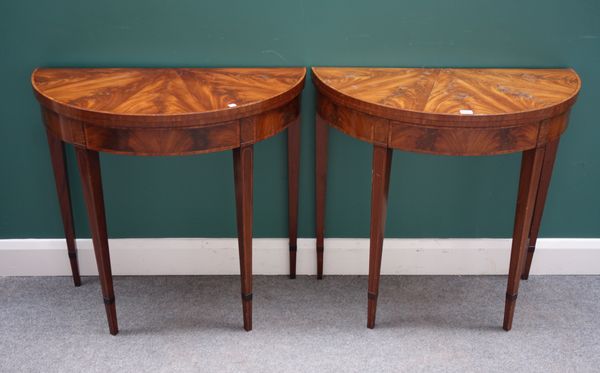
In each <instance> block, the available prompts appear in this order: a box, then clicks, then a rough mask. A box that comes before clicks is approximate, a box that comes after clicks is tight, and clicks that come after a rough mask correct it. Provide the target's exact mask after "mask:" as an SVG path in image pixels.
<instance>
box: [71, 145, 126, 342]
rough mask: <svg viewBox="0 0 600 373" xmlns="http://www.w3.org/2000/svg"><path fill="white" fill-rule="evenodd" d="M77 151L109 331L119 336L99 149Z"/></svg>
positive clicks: (78, 149) (80, 149)
mask: <svg viewBox="0 0 600 373" xmlns="http://www.w3.org/2000/svg"><path fill="white" fill-rule="evenodd" d="M75 153H76V155H77V164H78V165H79V173H80V176H81V184H82V186H83V195H84V197H85V204H86V207H87V214H88V220H89V225H90V231H91V233H92V241H93V243H94V254H95V255H96V264H97V265H98V276H99V279H100V285H101V287H102V296H103V298H104V306H105V309H106V316H107V318H108V328H109V331H110V334H112V335H116V334H117V333H118V332H119V327H118V325H117V310H116V307H115V292H114V289H113V279H112V272H111V268H110V253H109V250H108V235H107V231H106V216H105V212H104V196H103V193H102V178H101V175H100V158H99V156H98V152H96V151H93V150H88V149H83V148H77V147H76V148H75Z"/></svg>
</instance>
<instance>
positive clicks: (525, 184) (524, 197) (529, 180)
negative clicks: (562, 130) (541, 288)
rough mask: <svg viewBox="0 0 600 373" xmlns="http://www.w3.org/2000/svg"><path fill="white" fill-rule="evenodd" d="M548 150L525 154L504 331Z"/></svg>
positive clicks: (511, 310) (512, 309)
mask: <svg viewBox="0 0 600 373" xmlns="http://www.w3.org/2000/svg"><path fill="white" fill-rule="evenodd" d="M544 152H545V148H544V147H540V148H536V149H531V150H527V151H525V152H523V158H522V160H521V174H520V177H519V193H518V196H517V208H516V212H515V226H514V231H513V238H512V249H511V254H510V268H509V272H508V285H507V289H506V305H505V308H504V324H503V328H504V330H506V331H508V330H510V329H511V328H512V321H513V316H514V313H515V304H516V301H517V295H518V291H519V281H520V279H521V274H522V273H523V266H524V264H525V255H526V254H527V252H526V250H525V247H526V246H527V242H528V238H529V230H530V229H531V221H532V218H533V209H534V205H535V200H536V195H537V191H538V186H539V182H540V175H541V171H542V164H543V160H544Z"/></svg>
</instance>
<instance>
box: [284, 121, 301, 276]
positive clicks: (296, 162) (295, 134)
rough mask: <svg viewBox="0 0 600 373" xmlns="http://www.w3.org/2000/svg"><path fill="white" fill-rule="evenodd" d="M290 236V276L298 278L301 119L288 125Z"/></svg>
mask: <svg viewBox="0 0 600 373" xmlns="http://www.w3.org/2000/svg"><path fill="white" fill-rule="evenodd" d="M287 134H288V196H293V197H290V198H288V236H289V249H290V278H292V279H293V278H296V256H297V252H298V193H299V190H298V187H299V182H300V180H299V178H300V177H299V175H300V121H299V120H296V122H295V123H292V124H290V126H289V127H288V133H287Z"/></svg>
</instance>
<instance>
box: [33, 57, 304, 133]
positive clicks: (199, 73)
mask: <svg viewBox="0 0 600 373" xmlns="http://www.w3.org/2000/svg"><path fill="white" fill-rule="evenodd" d="M305 75H306V69H305V68H303V67H298V68H38V69H36V70H35V71H34V72H33V73H32V76H31V83H32V85H33V88H34V90H35V93H36V96H37V98H38V100H39V101H40V103H41V104H42V105H44V106H45V107H47V108H48V109H50V110H52V111H55V112H57V113H60V114H62V115H65V116H68V117H71V118H73V119H82V120H85V119H90V118H94V119H103V118H104V119H107V120H110V121H111V122H118V121H119V119H120V120H123V121H125V122H127V123H128V124H129V125H131V124H135V122H136V121H137V119H139V120H141V121H142V122H143V124H144V125H148V124H152V123H167V122H168V123H169V125H170V126H173V125H177V124H182V125H184V124H189V123H193V124H194V125H199V124H208V123H213V122H215V121H219V122H222V121H225V120H235V119H239V118H242V117H246V116H250V115H254V114H256V113H261V112H264V111H267V110H270V109H272V108H275V107H278V106H281V105H282V104H284V103H286V102H288V101H290V100H292V99H293V98H295V97H296V96H298V95H299V94H300V92H301V90H302V87H303V85H304V78H305Z"/></svg>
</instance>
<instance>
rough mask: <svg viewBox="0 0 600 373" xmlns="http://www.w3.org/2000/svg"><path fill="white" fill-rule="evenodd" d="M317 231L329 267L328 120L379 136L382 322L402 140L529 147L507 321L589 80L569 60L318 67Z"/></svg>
mask: <svg viewBox="0 0 600 373" xmlns="http://www.w3.org/2000/svg"><path fill="white" fill-rule="evenodd" d="M312 73H313V82H314V84H315V86H316V88H317V91H318V96H317V117H316V231H317V267H318V277H319V278H322V276H323V248H324V243H323V238H324V222H325V189H326V178H327V131H328V130H327V124H329V125H331V126H332V127H334V128H337V129H338V130H340V131H342V132H344V133H345V134H347V135H350V136H352V137H355V138H357V139H360V140H363V141H367V142H369V143H372V144H373V170H372V191H371V233H370V256H369V286H368V287H369V290H368V321H367V326H368V327H369V328H373V327H374V326H375V313H376V307H377V296H378V292H379V277H380V272H381V254H382V245H383V234H384V228H385V219H386V207H387V197H388V190H389V180H390V166H391V162H392V153H393V150H394V149H400V150H405V151H410V152H418V153H430V154H443V155H463V156H469V155H470V156H474V155H494V154H504V153H512V152H523V156H522V161H521V173H520V181H519V193H518V198H517V207H516V217H515V224H514V231H513V240H512V249H511V257H510V269H509V274H508V286H507V291H506V303H505V311H504V325H503V327H504V329H505V330H510V329H511V326H512V320H513V314H514V310H515V303H516V299H517V292H518V289H519V280H521V279H524V280H525V279H527V277H528V275H529V268H530V266H531V260H532V258H533V253H534V250H535V245H536V240H537V237H538V232H539V228H540V221H541V219H542V212H543V209H544V203H545V200H546V193H547V191H548V185H549V183H550V176H551V174H552V168H553V164H554V160H555V157H556V150H557V147H558V141H559V138H560V135H561V134H562V133H563V131H564V130H565V129H566V127H567V122H568V117H569V111H570V109H571V107H572V105H573V104H574V103H575V100H576V97H577V94H578V92H579V88H580V86H581V82H580V79H579V77H578V76H577V74H576V73H575V71H573V70H570V69H412V68H406V69H400V68H336V67H314V68H313V69H312Z"/></svg>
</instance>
